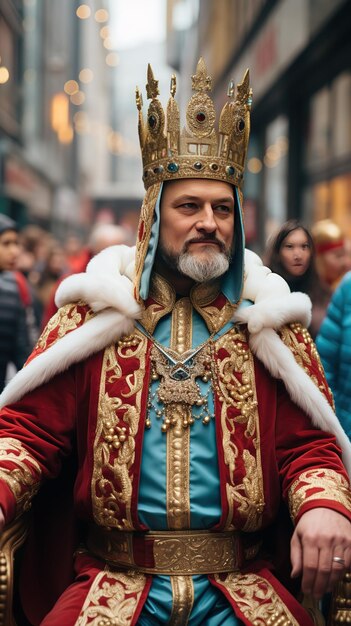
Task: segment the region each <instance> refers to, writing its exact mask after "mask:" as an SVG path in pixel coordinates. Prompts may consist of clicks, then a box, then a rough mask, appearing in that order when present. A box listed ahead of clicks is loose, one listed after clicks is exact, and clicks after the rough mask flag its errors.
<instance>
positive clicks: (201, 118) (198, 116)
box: [196, 111, 206, 123]
mask: <svg viewBox="0 0 351 626" xmlns="http://www.w3.org/2000/svg"><path fill="white" fill-rule="evenodd" d="M196 119H197V121H198V122H200V123H202V122H204V121H205V119H206V113H204V112H203V111H199V112H198V113H196Z"/></svg>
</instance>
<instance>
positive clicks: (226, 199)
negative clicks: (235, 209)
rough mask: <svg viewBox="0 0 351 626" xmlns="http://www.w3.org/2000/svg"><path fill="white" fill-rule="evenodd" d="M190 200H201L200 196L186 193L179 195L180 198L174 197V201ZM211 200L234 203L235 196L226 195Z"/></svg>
mask: <svg viewBox="0 0 351 626" xmlns="http://www.w3.org/2000/svg"><path fill="white" fill-rule="evenodd" d="M185 200H186V201H189V200H199V196H192V195H188V194H186V195H184V196H179V197H178V198H175V199H174V202H184V201H185ZM211 202H216V203H217V202H232V203H234V197H233V196H224V197H223V198H215V199H213V200H211Z"/></svg>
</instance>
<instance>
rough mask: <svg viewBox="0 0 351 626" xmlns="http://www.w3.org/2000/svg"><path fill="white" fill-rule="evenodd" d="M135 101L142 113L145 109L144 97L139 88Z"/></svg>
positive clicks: (136, 88)
mask: <svg viewBox="0 0 351 626" xmlns="http://www.w3.org/2000/svg"><path fill="white" fill-rule="evenodd" d="M135 101H136V105H137V109H138V111H141V109H142V108H143V95H142V93H141V91H140V89H139V87H138V86H136V87H135Z"/></svg>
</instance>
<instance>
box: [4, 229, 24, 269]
mask: <svg viewBox="0 0 351 626" xmlns="http://www.w3.org/2000/svg"><path fill="white" fill-rule="evenodd" d="M19 253H20V247H19V243H18V234H17V233H16V231H14V230H6V231H5V232H4V233H2V234H1V235H0V270H14V269H16V266H17V260H18V257H19Z"/></svg>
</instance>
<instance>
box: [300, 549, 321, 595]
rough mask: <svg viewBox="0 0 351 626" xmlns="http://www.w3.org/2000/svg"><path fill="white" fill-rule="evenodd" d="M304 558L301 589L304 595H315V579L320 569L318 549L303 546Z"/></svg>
mask: <svg viewBox="0 0 351 626" xmlns="http://www.w3.org/2000/svg"><path fill="white" fill-rule="evenodd" d="M302 558H303V562H302V580H301V589H302V592H303V593H306V594H312V595H314V586H315V579H316V575H317V572H318V567H319V549H318V547H316V546H313V545H312V544H308V543H306V544H305V545H304V546H303V554H302Z"/></svg>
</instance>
